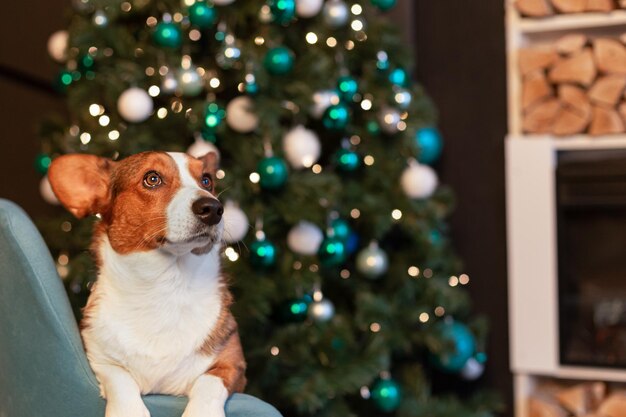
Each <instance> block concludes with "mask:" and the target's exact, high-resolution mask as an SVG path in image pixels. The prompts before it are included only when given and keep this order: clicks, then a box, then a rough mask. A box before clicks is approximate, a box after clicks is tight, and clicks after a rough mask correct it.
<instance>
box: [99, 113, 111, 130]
mask: <svg viewBox="0 0 626 417" xmlns="http://www.w3.org/2000/svg"><path fill="white" fill-rule="evenodd" d="M98 123H99V124H100V126H103V127H104V126H108V125H109V123H111V118H110V117H109V116H107V115H106V114H103V115H102V116H100V118H99V119H98Z"/></svg>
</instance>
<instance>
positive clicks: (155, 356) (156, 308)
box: [83, 254, 222, 395]
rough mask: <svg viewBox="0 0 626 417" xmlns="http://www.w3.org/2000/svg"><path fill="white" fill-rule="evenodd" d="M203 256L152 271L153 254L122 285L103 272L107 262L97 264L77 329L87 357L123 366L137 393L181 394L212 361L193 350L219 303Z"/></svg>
mask: <svg viewBox="0 0 626 417" xmlns="http://www.w3.org/2000/svg"><path fill="white" fill-rule="evenodd" d="M142 255H143V256H139V258H140V259H134V260H133V261H134V262H136V263H140V262H148V260H146V259H141V258H143V257H144V256H145V255H148V254H142ZM209 255H210V254H208V255H205V256H202V257H197V256H195V255H190V256H194V258H190V259H189V260H187V263H185V262H182V263H181V262H179V263H176V264H174V265H172V266H170V267H168V268H165V269H163V270H162V271H163V272H162V274H159V275H156V276H155V275H153V274H150V272H151V271H149V270H150V269H153V268H154V269H156V267H157V265H155V264H154V263H155V262H156V263H158V262H159V259H158V258H157V259H156V260H155V259H154V257H150V258H151V259H150V260H151V261H152V262H153V264H150V263H145V264H144V265H145V267H144V268H143V270H144V272H145V276H144V277H141V278H140V279H138V280H137V281H136V282H134V283H133V285H132V286H131V285H129V283H127V282H126V283H122V284H121V285H122V286H123V288H119V287H120V283H119V280H117V279H116V278H111V277H109V276H106V275H105V274H112V273H115V272H116V271H115V265H114V266H113V267H111V268H110V267H107V268H104V269H103V271H102V275H101V277H100V280H99V282H98V285H97V287H96V289H95V290H94V293H93V294H92V296H93V297H95V300H94V301H95V303H94V309H95V311H93V312H92V313H91V314H90V317H91V319H90V320H89V326H88V327H87V328H86V329H85V330H84V331H83V339H84V341H85V345H86V347H87V352H88V355H89V359H90V361H95V362H103V363H111V362H112V363H117V364H119V365H120V366H122V367H124V368H125V369H127V370H128V371H129V373H130V374H131V375H132V376H133V378H134V379H135V380H136V381H137V383H138V385H139V387H140V389H141V392H142V393H150V392H158V393H163V394H173V395H182V394H184V393H185V392H186V391H187V390H188V388H189V386H190V385H191V384H192V383H193V381H195V379H196V378H197V377H198V376H200V375H202V374H203V373H205V372H206V371H207V370H208V369H209V368H210V366H211V364H212V362H213V360H214V358H213V357H211V356H210V355H207V354H204V353H201V351H200V348H201V346H202V344H203V343H204V341H205V340H206V339H207V337H208V335H210V334H211V332H212V331H213V330H214V328H215V326H216V324H217V322H218V319H219V315H220V312H221V308H222V300H221V288H220V285H221V283H220V281H219V276H218V275H217V273H218V271H217V270H211V269H212V264H213V262H209V261H210V259H204V258H205V257H208V256H209ZM133 256H135V255H133ZM127 261H128V260H127ZM205 263H206V264H205ZM161 266H162V265H161ZM152 272H154V271H152ZM148 275H152V276H151V278H149V279H144V278H146V277H147V276H148Z"/></svg>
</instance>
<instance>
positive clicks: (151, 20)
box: [146, 16, 159, 27]
mask: <svg viewBox="0 0 626 417" xmlns="http://www.w3.org/2000/svg"><path fill="white" fill-rule="evenodd" d="M158 22H159V21H158V20H157V18H156V17H154V16H150V17H149V18H147V19H146V25H148V26H150V27H153V26H156V24H157V23H158Z"/></svg>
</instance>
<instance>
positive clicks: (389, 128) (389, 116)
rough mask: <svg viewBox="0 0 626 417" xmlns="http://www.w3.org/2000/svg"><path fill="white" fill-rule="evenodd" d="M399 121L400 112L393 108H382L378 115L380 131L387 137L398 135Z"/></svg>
mask: <svg viewBox="0 0 626 417" xmlns="http://www.w3.org/2000/svg"><path fill="white" fill-rule="evenodd" d="M401 121H402V119H401V118H400V112H399V111H398V110H397V109H394V108H393V107H383V108H382V109H381V110H380V112H379V113H378V123H379V124H380V129H381V130H382V131H383V132H385V133H387V134H389V135H393V134H394V133H398V123H400V122H401Z"/></svg>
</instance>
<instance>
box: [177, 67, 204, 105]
mask: <svg viewBox="0 0 626 417" xmlns="http://www.w3.org/2000/svg"><path fill="white" fill-rule="evenodd" d="M176 77H177V80H178V87H179V88H180V91H181V92H182V93H183V95H184V96H187V97H195V96H197V95H198V94H200V93H201V92H202V90H203V89H204V79H203V78H202V77H201V76H200V74H198V71H197V69H196V67H194V66H193V65H192V66H190V67H189V68H186V69H182V68H181V69H180V70H179V71H178V74H177V75H176Z"/></svg>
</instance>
